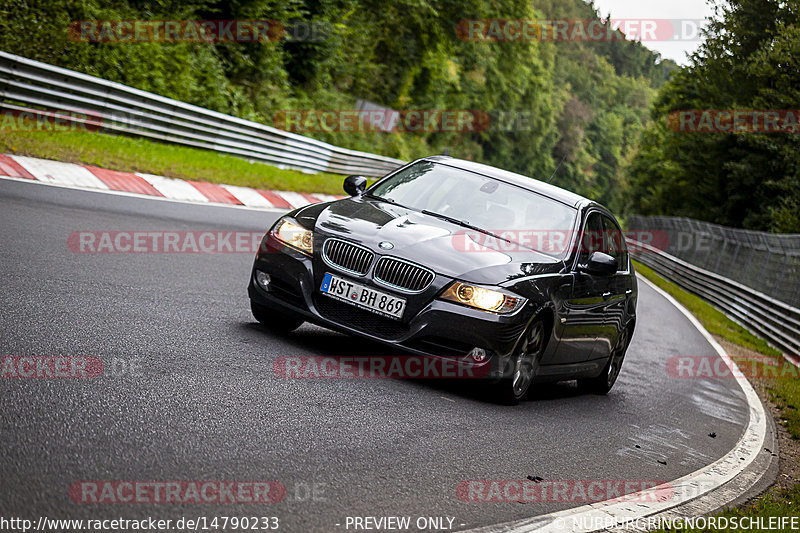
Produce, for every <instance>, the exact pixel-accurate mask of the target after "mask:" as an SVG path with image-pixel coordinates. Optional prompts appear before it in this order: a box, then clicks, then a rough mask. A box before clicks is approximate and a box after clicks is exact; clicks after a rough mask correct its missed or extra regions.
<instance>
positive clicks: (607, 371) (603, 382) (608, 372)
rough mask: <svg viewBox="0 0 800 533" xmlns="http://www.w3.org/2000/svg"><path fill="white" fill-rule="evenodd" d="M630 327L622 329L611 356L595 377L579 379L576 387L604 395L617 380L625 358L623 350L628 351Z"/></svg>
mask: <svg viewBox="0 0 800 533" xmlns="http://www.w3.org/2000/svg"><path fill="white" fill-rule="evenodd" d="M630 340H631V339H630V328H626V329H624V330H623V331H622V334H621V335H620V338H619V340H618V341H617V346H616V348H614V351H613V352H611V357H609V358H608V363H606V366H605V368H603V371H602V372H601V373H600V375H599V376H597V377H596V378H587V379H579V380H578V387H580V388H581V389H582V390H584V391H586V392H590V393H592V394H599V395H601V396H602V395H605V394H608V391H610V390H611V388H612V387H613V386H614V383H616V382H617V377H618V376H619V371H620V370H621V369H622V362H623V361H624V360H625V352H626V351H628V344H629V343H630Z"/></svg>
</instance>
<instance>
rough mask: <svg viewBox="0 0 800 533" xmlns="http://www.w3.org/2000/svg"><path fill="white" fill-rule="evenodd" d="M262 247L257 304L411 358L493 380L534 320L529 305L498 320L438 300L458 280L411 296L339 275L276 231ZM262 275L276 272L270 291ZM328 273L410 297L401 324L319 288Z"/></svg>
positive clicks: (254, 293)
mask: <svg viewBox="0 0 800 533" xmlns="http://www.w3.org/2000/svg"><path fill="white" fill-rule="evenodd" d="M262 250H264V251H263V252H261V253H260V254H259V255H258V256H257V257H256V260H255V262H254V264H253V269H252V271H251V275H250V284H249V286H248V294H249V296H250V299H251V300H253V301H254V302H256V303H258V304H260V305H262V306H265V307H267V308H270V309H273V310H275V311H276V312H279V313H287V312H289V313H293V314H295V315H298V316H300V317H302V318H303V319H305V320H307V321H309V322H312V323H315V324H317V325H320V326H323V327H327V328H329V329H333V330H336V331H340V332H343V333H349V334H354V335H358V336H361V337H364V338H368V339H370V340H373V341H377V342H380V343H383V344H385V345H389V346H392V347H396V348H400V349H402V350H404V351H406V352H409V353H413V354H417V355H424V356H432V357H442V358H447V359H454V358H455V359H464V362H465V363H469V364H472V365H473V366H475V367H483V365H490V367H491V368H490V370H489V371H488V375H489V377H491V378H494V379H497V378H500V377H502V376H503V375H507V374H508V370H509V366H510V365H509V363H508V361H509V355H510V354H511V353H512V352H513V350H514V347H515V346H516V344H517V341H518V340H519V338H520V336H521V334H522V332H523V331H524V329H525V327H526V326H527V324H528V321H529V319H530V317H531V316H532V313H531V311H530V310H529V309H527V306H526V307H523V308H522V309H519V310H517V311H516V312H514V313H512V314H509V315H497V314H493V313H487V312H484V311H479V310H477V309H471V308H468V307H464V306H461V305H458V304H456V303H451V302H448V301H443V300H438V299H436V296H437V295H438V294H439V293H440V292H441V291H442V289H443V288H444V287H447V286H448V285H449V284H450V283H451V282H452V281H453V280H452V279H450V278H446V277H443V276H439V275H437V276H436V279H435V281H434V283H433V284H432V285H431V288H429V289H427V290H426V291H424V292H423V293H420V294H405V293H401V292H395V291H391V290H390V289H387V287H385V286H383V285H379V284H376V283H374V282H373V281H372V280H371V279H370V278H369V277H368V276H365V277H354V276H350V275H348V274H347V273H345V272H340V271H338V270H337V269H335V268H332V267H330V266H328V265H326V264H324V263H323V262H322V260H321V258H318V257H314V258H311V257H308V256H306V255H304V254H302V253H300V252H297V251H295V250H293V249H291V248H287V247H284V246H282V245H281V244H280V243H279V242H277V241H275V240H274V239H273V238H271V236H270V235H269V234H268V235H267V236H266V239H265V242H264V243H263V244H262ZM257 270H260V271H262V272H265V273H267V274H269V276H270V278H271V282H270V284H269V289H268V290H265V289H264V288H263V287H261V286H260V285H259V284H258V283H257V282H256V279H255V274H256V271H257ZM325 272H331V273H333V274H336V275H337V276H340V277H345V278H348V279H352V280H353V281H354V282H356V283H360V284H362V285H367V286H370V287H374V288H375V289H377V290H380V291H382V292H391V293H393V294H396V295H398V296H402V297H403V298H406V299H407V305H406V313H405V314H404V316H403V318H402V320H395V319H391V318H387V317H383V316H381V315H377V314H374V313H372V312H370V311H366V310H363V309H360V308H358V307H355V306H353V305H350V304H348V303H344V302H341V301H339V300H336V299H334V298H331V297H329V296H327V295H325V294H323V293H321V292H320V291H319V286H320V283H321V278H322V276H323V275H324V274H325ZM528 305H530V304H528ZM476 347H477V348H483V349H485V350H487V352H488V353H489V354H490V357H489V358H488V359H487V360H485V361H483V362H480V363H478V362H475V361H473V360H472V359H471V358H470V357H468V356H467V354H468V353H469V352H470V351H471V350H472V349H473V348H476ZM376 355H377V354H376ZM483 370H484V372H486V369H485V368H483ZM484 375H485V374H484Z"/></svg>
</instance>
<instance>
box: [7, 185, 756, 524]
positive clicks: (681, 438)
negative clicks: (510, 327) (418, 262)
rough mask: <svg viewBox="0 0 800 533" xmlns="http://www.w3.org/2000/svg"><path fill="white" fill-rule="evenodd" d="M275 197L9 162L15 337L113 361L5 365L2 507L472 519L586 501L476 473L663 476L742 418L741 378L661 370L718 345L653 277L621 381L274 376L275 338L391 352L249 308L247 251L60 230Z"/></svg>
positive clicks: (138, 224)
mask: <svg viewBox="0 0 800 533" xmlns="http://www.w3.org/2000/svg"><path fill="white" fill-rule="evenodd" d="M278 216H279V213H278V212H258V211H251V210H243V209H230V208H224V207H213V206H205V205H198V206H195V205H188V204H179V203H170V202H163V201H154V200H147V199H139V198H132V197H122V196H114V195H108V194H101V193H94V192H87V191H78V190H72V189H66V188H59V187H51V186H44V185H39V184H34V183H23V182H15V181H6V180H0V227H2V233H1V234H0V283H1V284H2V286H1V287H0V315H1V316H2V319H1V321H0V355H2V356H94V357H98V358H100V359H102V361H103V362H104V368H105V372H104V373H103V375H102V376H100V377H98V378H95V379H13V378H8V379H0V449H2V455H3V459H2V461H1V462H0V479H2V486H3V490H2V491H0V513H1V514H2V515H3V516H6V517H8V516H23V517H27V518H31V519H33V520H36V519H37V518H38V517H39V516H42V515H44V516H47V517H49V518H112V517H120V516H121V517H124V518H134V517H148V516H151V517H156V518H171V519H173V520H174V519H177V518H180V517H181V516H186V517H192V518H196V517H197V516H207V517H212V516H234V515H236V516H245V515H246V516H277V517H279V518H280V522H281V528H280V530H282V531H298V532H302V531H336V530H342V531H344V530H345V523H346V518H347V517H348V516H351V517H352V516H384V515H399V516H410V517H412V523H413V520H416V518H417V517H421V516H424V517H429V516H430V517H445V516H446V517H451V518H454V521H453V527H454V529H462V530H463V529H469V528H472V527H477V526H482V525H489V524H493V523H498V522H504V521H510V520H514V519H519V518H525V517H530V516H534V515H538V514H543V513H548V512H552V511H556V510H560V509H564V508H568V507H572V506H579V505H583V504H584V503H585V502H582V501H579V502H564V501H558V502H548V501H543V502H531V503H526V504H520V503H475V502H472V503H465V502H462V501H459V499H458V497H457V495H456V487H457V486H458V483H459V482H461V481H463V480H476V479H495V480H498V479H525V478H526V477H527V476H539V477H541V478H543V479H545V480H662V481H666V480H671V479H676V478H678V477H680V476H683V475H685V474H688V473H690V472H692V471H694V470H697V469H698V468H701V467H703V466H705V465H707V464H708V463H710V462H712V461H714V460H716V459H717V458H719V457H721V456H722V455H724V454H725V453H726V452H727V451H728V450H730V449H731V448H732V447H733V445H734V444H735V443H736V441H737V440H738V439H739V437H740V436H741V434H742V430H743V428H744V426H745V425H746V423H747V417H748V414H747V413H748V411H747V406H746V404H745V401H744V396H743V394H742V392H741V390H739V388H738V385H737V384H736V382H735V380H733V379H677V378H675V377H671V376H670V375H669V374H668V372H667V370H666V364H667V360H668V359H669V358H670V357H673V356H679V355H692V356H709V357H716V353H715V352H714V350H713V349H712V347H711V346H710V345H709V344H708V343H707V342H706V341H705V340H704V338H703V336H702V335H701V334H700V333H699V332H698V331H697V330H696V329H695V328H694V327H693V326H692V325H691V324H690V323H689V322H688V320H687V319H686V318H685V317H684V316H683V315H682V314H681V313H680V312H679V311H678V310H677V309H676V308H674V307H673V306H672V305H671V304H670V303H669V302H667V301H666V300H665V299H664V298H663V297H661V296H660V295H658V294H657V293H655V292H654V291H653V290H652V289H650V288H649V287H648V286H647V285H646V284H644V283H640V284H639V292H640V300H639V307H638V314H639V319H638V325H637V330H636V334H635V336H634V339H633V343H632V345H631V347H630V350H629V351H628V356H627V359H626V362H625V365H624V367H623V369H622V374H621V376H620V378H619V381H618V382H617V385H616V386H615V388H614V390H613V391H612V392H611V393H610V394H609V395H608V396H607V397H597V396H586V395H581V394H579V393H578V392H577V390H576V387H575V386H574V384H572V383H565V384H559V385H554V386H548V387H539V388H538V390H537V391H536V392H535V393H534V394H533V395H532V398H531V399H530V400H529V401H526V402H524V403H522V404H521V405H519V406H517V407H504V406H500V405H497V404H495V403H492V402H491V401H488V400H487V398H485V397H484V395H483V394H482V393H481V392H480V391H479V390H477V389H476V387H475V384H474V383H473V382H469V381H462V382H458V383H445V382H440V381H433V380H428V381H423V380H417V381H409V380H398V379H318V380H315V379H307V380H298V379H284V378H281V377H278V376H276V375H275V374H274V373H273V367H272V363H273V361H274V360H275V359H276V358H278V357H281V356H298V355H333V356H340V355H373V354H385V353H387V351H386V349H385V348H383V347H381V346H379V345H376V344H372V343H370V342H366V341H364V340H361V339H357V338H353V337H348V336H344V335H341V334H338V333H333V332H331V331H328V330H325V329H322V328H319V327H316V326H310V325H308V324H306V325H304V326H303V327H302V328H301V329H299V330H297V331H296V332H294V333H292V334H289V335H276V334H273V333H269V332H267V331H266V330H264V329H263V328H262V327H261V326H260V325H258V324H257V323H256V322H255V321H254V320H253V318H252V316H251V314H250V310H249V304H248V298H247V294H246V287H247V282H248V275H249V271H250V267H251V264H252V259H253V258H252V255H251V254H249V253H215V254H192V253H187V254H173V253H168V254H165V253H162V254H153V253H143V254H134V253H117V254H112V253H101V254H91V253H75V252H74V251H72V250H71V249H70V248H69V247H68V246H67V239H68V236H69V235H70V234H71V233H72V232H76V231H100V230H103V231H114V230H129V231H130V230H137V231H159V230H170V231H172V230H215V231H216V230H243V231H259V232H263V231H264V230H265V229H266V228H267V227H268V226H269V225H270V224H271V223H272V222H273V221H274V220H275V219H276V218H277V217H278ZM132 365H133V368H131V367H132ZM712 432H713V433H715V434H716V438H711V437H709V433H712ZM659 461H662V462H666V464H661V462H659ZM82 480H109V481H117V480H131V481H137V480H138V481H143V480H146V481H154V480H164V481H166V480H169V481H172V480H247V481H253V480H275V481H279V482H281V483H283V484H284V485H285V486H286V488H287V492H288V494H287V497H286V499H285V500H283V501H282V502H280V503H275V504H237V505H233V504H135V505H134V504H78V503H74V502H73V501H72V500H71V499H70V496H69V493H68V491H69V488H70V486H71V485H72V484H73V483H75V482H79V481H82ZM315 484H316V487H317V495H316V498H314V497H310V496H309V494H308V490H307V489H308V488H309V487H312V486H314V485H315ZM447 523H448V522H447V521H445V524H447ZM336 524H340V525H339V526H337V525H336ZM351 530H352V528H351Z"/></svg>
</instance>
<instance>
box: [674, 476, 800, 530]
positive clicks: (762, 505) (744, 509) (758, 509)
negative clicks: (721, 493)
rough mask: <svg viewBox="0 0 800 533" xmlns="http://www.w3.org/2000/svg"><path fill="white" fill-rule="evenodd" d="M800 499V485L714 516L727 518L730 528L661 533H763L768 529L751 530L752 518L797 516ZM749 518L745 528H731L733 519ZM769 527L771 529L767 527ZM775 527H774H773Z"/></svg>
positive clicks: (755, 528) (799, 510)
mask: <svg viewBox="0 0 800 533" xmlns="http://www.w3.org/2000/svg"><path fill="white" fill-rule="evenodd" d="M799 499H800V484H798V485H795V486H794V487H792V488H789V489H784V490H782V491H780V493H778V494H776V495H774V496H767V497H763V498H757V499H755V500H754V501H752V502H750V503H748V504H746V505H742V506H739V507H734V508H732V509H728V510H725V511H722V512H721V513H716V514H714V515H713V516H715V517H718V518H719V517H724V518H727V519H728V520H729V521H728V522H727V526H728V527H716V528H705V529H697V528H673V529H661V530H659V531H680V532H696V531H715V532H723V531H724V532H729V533H734V532H735V533H754V532H761V531H769V530H767V529H761V528H758V527H753V528H750V527H749V525H750V523H749V520H750V518H752V517H770V516H776V517H780V516H789V517H791V516H796V515H797V514H798V512H800V505H798V500H799ZM743 517H747V518H746V520H745V527H744V528H742V527H730V525H731V519H732V518H736V519H739V520H741V518H743ZM764 523H765V525H766V524H768V522H767V520H766V518H765V519H764ZM722 525H723V526H725V525H726V523H725V522H722ZM767 527H769V526H768V525H767ZM773 527H774V526H773ZM772 531H781V530H780V529H777V530H776V529H774V528H773V529H772Z"/></svg>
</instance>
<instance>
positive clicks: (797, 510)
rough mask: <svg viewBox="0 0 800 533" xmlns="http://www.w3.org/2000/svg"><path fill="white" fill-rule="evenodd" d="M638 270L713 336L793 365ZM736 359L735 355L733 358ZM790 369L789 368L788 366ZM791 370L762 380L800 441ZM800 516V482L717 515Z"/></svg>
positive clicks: (694, 299)
mask: <svg viewBox="0 0 800 533" xmlns="http://www.w3.org/2000/svg"><path fill="white" fill-rule="evenodd" d="M635 267H636V271H637V272H638V273H640V274H642V275H643V276H644V277H646V278H647V279H649V280H650V281H652V282H653V283H655V284H656V285H657V286H659V287H660V288H661V289H663V290H664V291H666V292H667V293H669V294H670V295H671V296H672V297H673V298H675V299H676V300H677V301H678V302H680V303H681V304H682V305H683V306H684V307H686V308H687V309H688V310H689V311H690V312H691V313H692V314H693V315H694V316H696V317H697V319H698V320H699V321H700V323H701V324H703V326H704V327H705V328H706V329H707V330H708V331H709V332H710V333H711V334H713V335H717V336H719V337H722V338H723V339H725V340H727V341H730V342H732V343H735V344H738V345H739V346H743V347H745V348H749V349H751V350H754V351H756V352H758V353H760V354H763V355H766V356H768V357H772V358H774V359H776V360H777V361H778V362H779V364H781V365H791V363H787V362H786V361H784V360H783V356H782V355H781V353H780V352H779V351H778V350H776V349H775V348H772V347H771V346H769V345H768V344H767V343H766V342H765V341H764V340H763V339H760V338H758V337H756V336H755V335H753V334H752V333H750V332H749V331H747V330H746V329H745V328H743V327H742V326H740V325H739V324H737V323H736V322H734V321H733V320H731V319H730V318H728V317H727V316H725V314H723V313H722V312H721V311H719V310H718V309H716V308H715V307H713V306H712V305H711V304H709V303H708V302H706V301H705V300H703V299H701V298H699V297H698V296H695V295H694V294H690V293H688V292H686V291H684V290H683V289H681V288H680V287H678V286H677V285H675V284H674V283H671V282H669V281H667V280H665V279H664V278H662V277H661V276H659V275H658V274H656V273H655V272H654V271H653V270H652V269H650V268H648V267H647V266H645V265H643V264H641V263H638V262H635ZM734 359H735V357H734ZM787 370H789V369H787ZM791 370H792V372H784V371H778V372H777V376H778V377H771V376H766V377H763V378H762V380H763V381H764V382H765V385H766V387H767V391H768V393H769V395H770V399H771V400H772V401H773V402H774V403H775V404H776V405H777V406H778V407H779V408H780V410H781V416H782V420H781V421H780V423H781V424H782V425H783V426H784V427H785V428H786V429H787V431H788V432H789V434H790V435H791V436H792V437H793V438H794V439H798V440H800V414H798V413H799V412H800V380H798V379H797V378H796V377H781V376H797V372H796V371H794V368H791ZM793 515H800V484H796V485H794V486H793V487H791V488H789V489H785V490H782V491H780V492H779V493H776V494H772V495H767V496H762V497H759V498H756V499H755V500H753V501H752V502H750V503H748V504H747V505H743V506H740V507H736V508H732V509H728V510H726V511H723V512H721V513H717V514H715V515H714V516H718V517H720V516H721V517H727V518H731V517H754V516H793ZM660 531H682V532H683V531H685V532H695V531H720V529H690V528H686V529H670V530H660ZM724 531H731V532H739V531H742V532H744V531H752V530H748V529H741V528H729V529H724Z"/></svg>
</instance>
